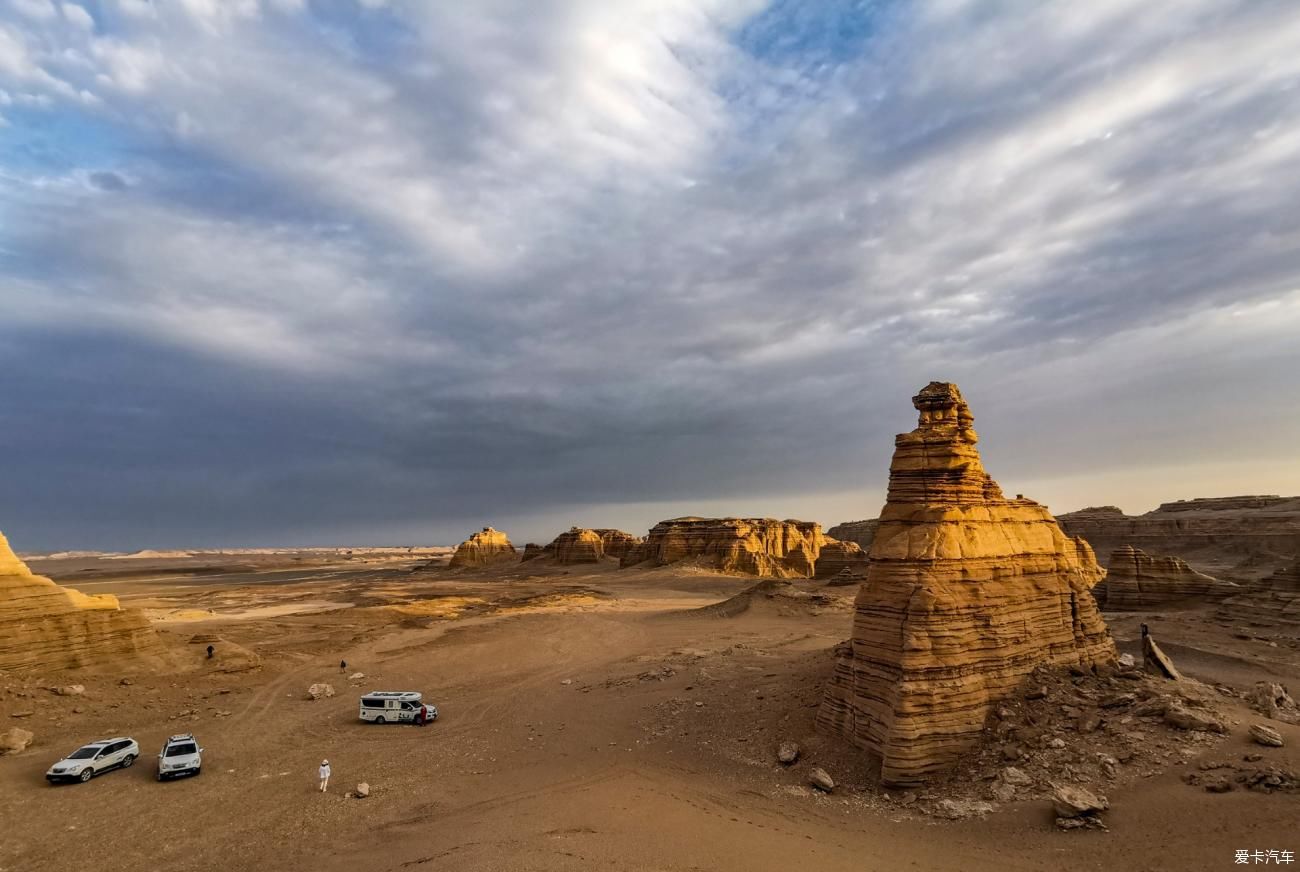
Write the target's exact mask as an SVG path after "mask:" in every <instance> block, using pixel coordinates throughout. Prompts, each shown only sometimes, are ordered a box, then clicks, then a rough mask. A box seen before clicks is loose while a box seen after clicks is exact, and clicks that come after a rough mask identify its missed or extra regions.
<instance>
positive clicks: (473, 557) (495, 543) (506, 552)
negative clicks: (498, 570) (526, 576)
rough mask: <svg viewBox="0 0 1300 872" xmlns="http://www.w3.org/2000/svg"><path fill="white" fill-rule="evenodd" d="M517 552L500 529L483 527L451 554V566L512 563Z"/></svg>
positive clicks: (457, 567) (453, 567)
mask: <svg viewBox="0 0 1300 872" xmlns="http://www.w3.org/2000/svg"><path fill="white" fill-rule="evenodd" d="M518 559H519V552H518V551H516V550H515V546H513V545H511V544H510V538H509V537H508V536H506V534H505V533H502V532H501V531H500V530H493V529H492V528H491V527H484V528H483V529H482V530H480V531H478V532H477V533H475V534H474V535H472V536H470V537H469V538H468V539H466V540H465V541H464V542H462V543H460V545H459V546H457V548H456V553H455V554H453V555H451V564H450V565H451V568H452V569H460V568H461V567H474V566H491V565H493V564H496V563H513V562H514V561H516V560H518Z"/></svg>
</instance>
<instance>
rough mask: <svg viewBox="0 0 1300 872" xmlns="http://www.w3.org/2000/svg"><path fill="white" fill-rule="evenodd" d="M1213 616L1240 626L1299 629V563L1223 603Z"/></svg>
mask: <svg viewBox="0 0 1300 872" xmlns="http://www.w3.org/2000/svg"><path fill="white" fill-rule="evenodd" d="M1215 617H1217V618H1219V619H1221V620H1226V621H1231V622H1233V623H1234V624H1238V625H1244V626H1255V627H1281V628H1285V629H1290V630H1293V631H1294V630H1297V629H1300V560H1297V561H1295V562H1294V563H1292V564H1291V565H1290V566H1286V567H1284V568H1282V569H1279V570H1278V571H1277V572H1275V573H1273V574H1272V575H1270V576H1268V577H1267V578H1263V579H1260V580H1259V581H1256V582H1254V583H1253V584H1251V585H1249V586H1246V587H1245V588H1244V590H1243V591H1242V592H1241V593H1240V594H1238V595H1236V596H1233V597H1232V598H1231V599H1226V600H1224V601H1223V604H1222V605H1220V606H1219V610H1218V612H1217V613H1216V615H1215Z"/></svg>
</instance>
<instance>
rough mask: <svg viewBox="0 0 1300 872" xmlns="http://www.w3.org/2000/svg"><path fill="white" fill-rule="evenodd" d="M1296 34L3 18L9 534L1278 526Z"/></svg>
mask: <svg viewBox="0 0 1300 872" xmlns="http://www.w3.org/2000/svg"><path fill="white" fill-rule="evenodd" d="M1298 375H1300V6H1298V5H1297V4H1295V3H1293V2H1290V0H1277V2H1269V0H1256V2H1233V0H1179V2H1176V3H1175V2H1168V3H1151V2H1144V0H1089V2H1087V3H1078V2H1042V3H1032V4H1031V3H1020V2H1011V0H1006V2H992V0H990V2H976V0H933V2H926V3H905V2H897V0H874V2H873V0H772V2H764V0H617V2H611V0H518V2H513V0H483V2H476V3H432V2H404V0H355V2H354V0H329V2H324V0H320V2H315V0H165V2H164V0H152V2H150V0H77V2H73V0H0V530H3V531H4V532H5V533H6V534H7V535H8V537H9V539H10V541H11V543H12V544H13V545H14V547H15V548H17V549H18V550H20V551H29V552H30V551H40V550H54V549H71V548H96V549H112V550H129V549H134V548H144V547H236V546H271V545H345V544H417V543H418V544H454V543H455V542H457V541H459V540H461V539H463V538H464V537H465V536H466V535H467V534H468V533H470V532H472V531H473V530H476V529H478V528H479V527H481V526H484V525H487V524H492V525H493V526H496V527H497V528H498V529H503V530H506V531H507V532H508V533H509V534H510V535H511V537H512V538H513V539H514V540H515V541H516V543H517V544H522V542H525V541H540V542H545V541H549V539H550V538H552V537H553V536H554V535H555V534H556V533H558V532H560V531H561V530H564V529H567V528H568V527H570V526H571V525H575V524H576V525H583V526H617V527H622V528H624V529H627V530H629V531H632V532H636V533H643V532H644V531H645V530H646V529H647V528H648V527H650V526H651V525H652V524H654V523H655V522H656V521H658V520H660V519H663V518H668V517H674V516H678V515H683V514H703V515H758V516H774V517H799V518H805V519H809V520H816V521H821V522H822V523H824V524H827V525H830V524H834V523H837V522H839V521H843V520H847V519H857V518H867V517H874V516H875V515H876V514H877V513H878V511H879V509H880V506H881V504H882V502H883V494H884V487H885V484H886V481H887V477H888V464H889V458H890V455H891V453H892V450H893V436H894V434H896V433H900V432H903V431H906V430H910V429H911V428H912V427H913V426H914V425H915V411H914V410H913V409H912V407H911V403H910V397H911V396H912V395H913V394H915V393H916V391H917V389H919V388H920V387H922V386H924V385H925V384H926V383H927V382H929V381H931V380H940V381H953V382H956V383H957V384H958V385H959V386H960V387H961V388H962V391H963V393H964V394H965V396H966V398H967V400H968V402H969V403H970V405H971V408H972V410H973V412H974V415H975V419H976V427H977V429H978V430H979V432H980V434H981V450H982V452H983V456H984V461H985V466H986V467H987V469H988V470H989V472H990V473H991V474H992V475H993V476H994V477H995V478H996V479H997V480H998V481H999V482H1000V483H1001V485H1002V487H1003V489H1004V491H1006V492H1007V493H1008V494H1014V493H1024V494H1025V495H1027V496H1030V497H1033V498H1035V499H1037V500H1039V501H1040V502H1044V503H1046V504H1047V505H1048V506H1049V507H1050V508H1051V509H1052V510H1053V511H1056V512H1058V513H1059V512H1065V511H1070V510H1073V509H1077V508H1081V507H1083V506H1087V505H1095V504H1117V505H1119V506H1121V507H1122V508H1124V509H1126V510H1127V511H1129V512H1134V513H1136V512H1141V511H1146V510H1149V509H1151V508H1153V507H1154V506H1155V505H1157V504H1158V503H1160V502H1163V501H1166V500H1173V499H1180V498H1189V497H1195V496H1221V495H1229V494H1237V493H1284V494H1288V493H1289V494H1294V493H1300V452H1298V450H1297V446H1300V386H1298V385H1297V382H1298V378H1297V376H1298Z"/></svg>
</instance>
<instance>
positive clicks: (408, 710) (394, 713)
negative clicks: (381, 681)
mask: <svg viewBox="0 0 1300 872" xmlns="http://www.w3.org/2000/svg"><path fill="white" fill-rule="evenodd" d="M421 710H423V711H424V713H425V715H424V718H423V721H424V722H425V723H428V722H429V721H432V720H434V719H435V718H437V717H438V709H437V708H435V707H434V706H431V705H426V704H425V703H424V702H422V701H421V698H420V694H419V693H418V692H417V691H414V690H374V691H371V692H370V693H367V694H366V695H365V696H363V697H361V712H360V714H361V720H363V721H371V722H372V723H376V724H401V723H407V724H412V723H420V722H421V718H420V711H421Z"/></svg>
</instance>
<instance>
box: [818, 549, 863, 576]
mask: <svg viewBox="0 0 1300 872" xmlns="http://www.w3.org/2000/svg"><path fill="white" fill-rule="evenodd" d="M846 569H847V570H848V573H849V575H861V574H862V573H864V572H866V571H867V552H865V551H863V550H862V546H861V545H859V544H858V543H857V542H837V541H835V540H833V539H827V540H826V542H825V544H823V545H822V548H821V553H820V554H818V555H817V566H816V572H815V575H816V577H817V578H831V577H832V576H836V575H839V574H840V573H841V572H844V571H845V570H846Z"/></svg>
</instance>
